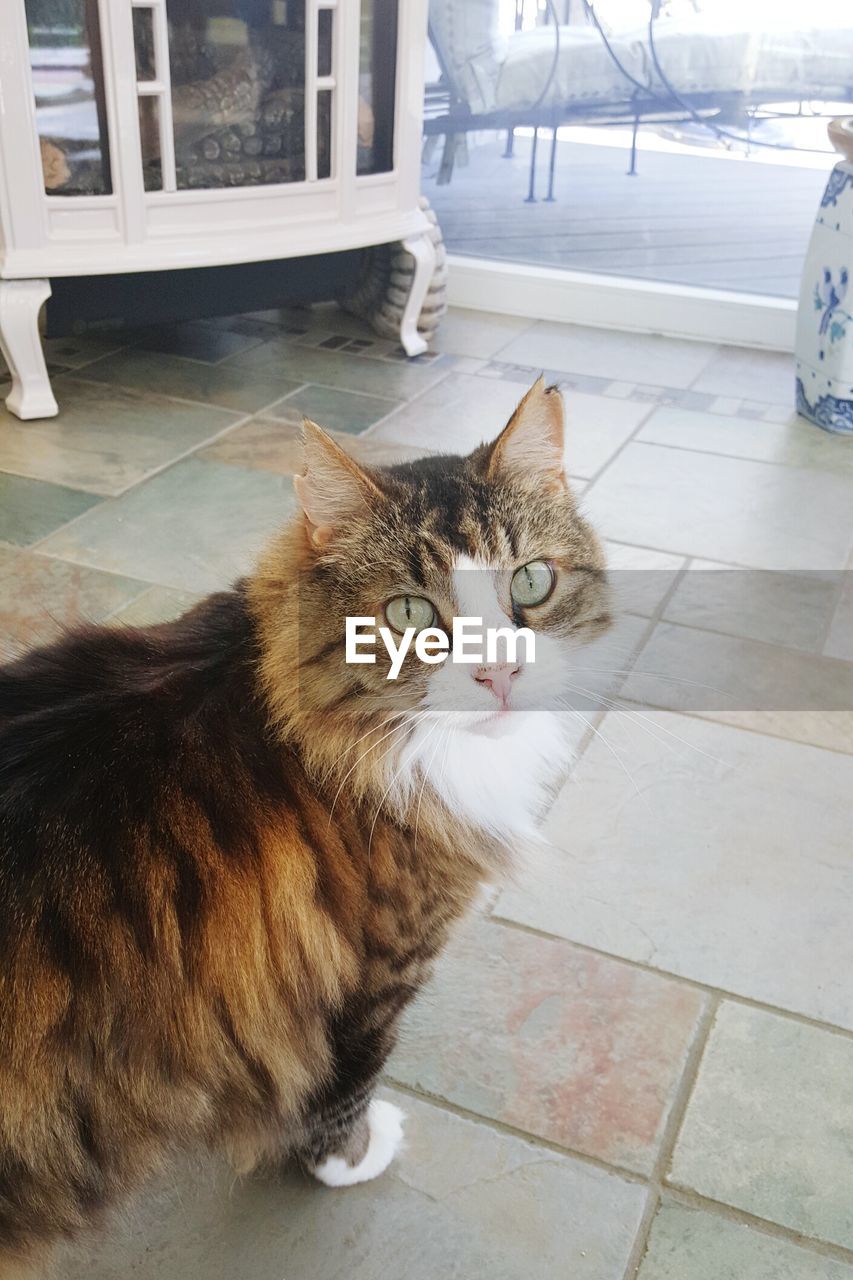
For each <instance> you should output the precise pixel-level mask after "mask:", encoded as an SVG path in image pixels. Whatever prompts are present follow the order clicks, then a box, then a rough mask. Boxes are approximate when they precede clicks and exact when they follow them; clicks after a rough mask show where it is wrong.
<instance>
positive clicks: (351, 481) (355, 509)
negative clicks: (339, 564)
mask: <svg viewBox="0 0 853 1280" xmlns="http://www.w3.org/2000/svg"><path fill="white" fill-rule="evenodd" d="M302 443H303V446H304V449H305V469H304V471H303V474H302V475H301V476H294V478H293V487H294V489H295V490H296V496H297V498H298V499H299V502H300V504H301V506H302V510H303V511H304V513H305V521H306V524H307V528H308V535H309V537H310V539H311V541H312V543H313V544H314V546H315V547H318V548H322V547H324V546H325V545H326V544H327V542H328V541H329V539H330V538H331V537H332V535H333V534H334V532H335V530H336V529H338V528H340V526H341V525H342V524H344V523H345V522H346V521H347V520H349V519H351V518H352V517H353V516H356V515H358V514H359V513H364V511H365V509H368V510H369V509H370V507H371V506H372V505H373V504H374V503H375V502H377V501H379V500H381V498H382V494H381V492H380V490H379V489H378V488H377V487H376V485H375V484H374V483H373V481H372V480H371V479H370V477H369V476H368V475H367V473H366V472H365V471H362V469H361V467H360V466H359V465H358V463H357V462H356V461H355V460H354V459H353V458H351V457H350V456H349V454H348V453H346V452H345V451H344V450H343V449H342V448H341V447H340V445H338V444H336V443H335V441H334V440H333V439H332V437H331V436H329V435H327V434H326V432H325V431H324V430H323V428H322V427H318V426H317V423H316V422H312V421H311V419H310V418H305V419H304V421H303V423H302Z"/></svg>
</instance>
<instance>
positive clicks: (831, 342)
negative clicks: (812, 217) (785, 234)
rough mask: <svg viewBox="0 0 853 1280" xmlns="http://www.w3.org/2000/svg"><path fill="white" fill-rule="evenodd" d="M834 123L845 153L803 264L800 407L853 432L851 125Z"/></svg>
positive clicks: (821, 422)
mask: <svg viewBox="0 0 853 1280" xmlns="http://www.w3.org/2000/svg"><path fill="white" fill-rule="evenodd" d="M834 126H835V127H834V128H833V129H832V130H831V136H832V138H833V141H834V142H835V144H836V146H838V148H839V150H842V149H843V150H844V152H845V155H846V156H847V158H846V159H844V160H842V161H841V162H840V163H839V164H837V165H836V166H835V168H834V169H833V170H832V173H831V174H830V175H829V182H828V183H827V184H826V190H825V192H824V193H823V199H822V200H821V204H820V208H819V209H818V213H817V219H816V221H815V225H814V230H813V231H812V237H811V241H810V243H809V251H808V255H807V256H806V262H805V266H804V268H803V282H802V287H801V289H800V305H799V311H798V315H797V346H796V368H797V410H798V412H799V413H801V414H802V415H803V417H804V418H809V419H810V420H811V421H812V422H815V423H817V425H818V426H819V427H823V428H824V429H825V430H826V431H838V432H841V433H843V434H847V435H853V158H851V156H850V152H849V151H848V147H849V146H853V129H851V123H850V122H849V121H844V122H840V121H836V122H834ZM848 131H849V132H848Z"/></svg>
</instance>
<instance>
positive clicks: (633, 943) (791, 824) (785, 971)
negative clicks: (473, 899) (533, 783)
mask: <svg viewBox="0 0 853 1280" xmlns="http://www.w3.org/2000/svg"><path fill="white" fill-rule="evenodd" d="M626 712H627V715H623V714H622V713H618V712H612V713H610V714H608V715H607V716H606V717H605V719H604V721H603V723H602V724H601V726H600V727H599V733H600V734H601V738H600V739H599V738H596V739H595V740H594V741H593V742H592V743H591V744H590V745H589V747H588V748H587V750H586V752H585V754H584V756H583V758H582V760H581V761H580V763H579V765H578V766H577V767H576V769H575V772H574V776H573V778H572V779H571V780H570V781H569V783H568V784H567V785H566V786H565V787H564V788H563V790H562V792H561V793H560V795H559V797H558V799H557V801H556V803H555V805H554V808H553V810H552V811H551V814H550V816H549V818H548V820H547V822H546V824H545V830H544V835H545V838H546V839H547V840H548V841H550V844H551V847H550V848H544V849H542V850H540V851H531V852H530V853H529V854H528V855H527V856H526V860H525V865H524V868H523V869H522V870H521V871H520V872H519V874H518V875H517V876H516V878H515V883H514V885H513V886H511V887H508V888H507V889H505V890H504V892H503V894H502V896H501V898H500V900H499V902H498V905H497V908H496V915H497V916H499V917H502V918H507V919H510V920H514V921H518V922H520V923H521V924H526V925H530V926H532V927H533V928H536V929H541V930H543V931H544V932H546V933H552V934H555V935H557V936H559V937H563V938H567V939H570V940H571V941H574V942H579V943H583V944H586V945H587V946H590V947H594V948H596V949H597V950H601V951H604V952H608V953H610V954H611V955H618V956H624V957H626V958H627V959H630V960H636V961H640V962H641V963H644V964H648V965H651V966H653V967H654V968H657V969H662V970H665V971H669V972H671V973H676V974H680V975H682V976H684V977H686V978H692V979H694V980H696V981H698V982H703V983H707V984H709V985H710V986H715V987H719V988H721V989H722V990H725V991H731V992H734V993H736V994H738V995H743V996H747V997H751V998H753V999H755V1000H760V1001H762V1002H765V1003H768V1004H773V1005H776V1006H778V1007H780V1008H785V1009H790V1010H793V1011H794V1012H798V1013H802V1014H806V1015H807V1016H810V1017H813V1018H816V1019H818V1020H821V1021H825V1022H830V1023H833V1024H835V1025H838V1026H843V1027H846V1028H848V1029H853V985H851V982H850V974H851V972H853V931H851V929H850V919H851V914H853V860H851V855H850V831H851V829H853V758H851V757H850V756H848V755H841V754H838V753H836V752H834V751H823V750H820V749H819V748H817V747H813V746H807V745H803V744H801V743H797V742H786V741H783V740H781V739H776V738H769V737H762V736H760V735H758V734H755V733H748V732H745V731H743V730H738V729H734V728H731V727H729V726H727V725H720V724H715V723H710V722H708V721H703V720H699V719H693V718H689V717H685V716H678V715H673V714H670V713H667V712H645V711H642V712H640V714H639V716H635V713H634V710H633V709H631V708H630V706H628V707H626ZM640 716H641V717H642V718H640Z"/></svg>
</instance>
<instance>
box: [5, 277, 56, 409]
mask: <svg viewBox="0 0 853 1280" xmlns="http://www.w3.org/2000/svg"><path fill="white" fill-rule="evenodd" d="M49 297H50V284H49V282H48V281H47V280H0V351H2V352H3V356H4V358H5V360H6V363H7V364H8V366H9V372H10V373H11V375H12V390H11V391H10V392H9V394H8V396H7V397H6V408H7V409H8V410H9V412H10V413H14V414H15V416H16V417H18V418H52V417H54V416H55V415H56V414H57V413H58V412H59V407H58V405H57V403H56V400H55V399H54V397H53V392H52V391H51V389H50V378H49V377H48V374H47V365H46V364H45V362H44V352H43V351H42V346H41V337H40V335H39V325H38V321H39V311H40V310H41V307H42V303H44V302H46V301H47V299H48V298H49Z"/></svg>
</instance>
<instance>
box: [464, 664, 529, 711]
mask: <svg viewBox="0 0 853 1280" xmlns="http://www.w3.org/2000/svg"><path fill="white" fill-rule="evenodd" d="M520 672H521V664H520V663H517V662H496V663H494V664H493V665H492V666H489V667H477V670H476V671H475V672H474V679H475V680H476V681H477V684H484V685H486V686H487V688H489V689H490V690H491V691H492V693H493V694H494V695H495V697H496V698H497V699H498V701H499V702H500V704H501V706H502V707H507V706H509V696H510V693H511V692H512V682H513V680H514V679H515V677H516V676H517V675H518V674H519V673H520Z"/></svg>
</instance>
